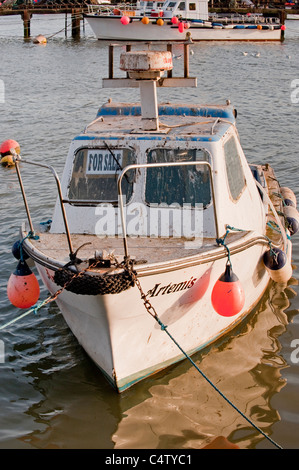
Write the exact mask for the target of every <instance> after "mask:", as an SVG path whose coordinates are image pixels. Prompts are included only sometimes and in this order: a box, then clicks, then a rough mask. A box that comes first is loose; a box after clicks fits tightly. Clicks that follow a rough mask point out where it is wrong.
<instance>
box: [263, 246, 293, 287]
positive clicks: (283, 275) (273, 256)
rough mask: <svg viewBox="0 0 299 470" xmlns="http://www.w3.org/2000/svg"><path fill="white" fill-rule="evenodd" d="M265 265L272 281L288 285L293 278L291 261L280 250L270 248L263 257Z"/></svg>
mask: <svg viewBox="0 0 299 470" xmlns="http://www.w3.org/2000/svg"><path fill="white" fill-rule="evenodd" d="M263 261H264V265H265V267H266V269H267V271H268V273H269V275H270V277H271V279H272V280H273V281H275V282H278V283H286V282H288V280H289V279H290V278H291V277H292V273H293V269H292V265H291V260H290V259H289V258H288V257H287V255H286V254H285V252H284V251H282V250H280V249H279V248H270V250H268V251H266V252H265V253H264V256H263Z"/></svg>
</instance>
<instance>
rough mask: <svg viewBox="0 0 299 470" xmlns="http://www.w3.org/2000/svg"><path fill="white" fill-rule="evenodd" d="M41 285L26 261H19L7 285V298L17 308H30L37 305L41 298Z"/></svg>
mask: <svg viewBox="0 0 299 470" xmlns="http://www.w3.org/2000/svg"><path fill="white" fill-rule="evenodd" d="M39 293H40V289H39V284H38V280H37V278H36V276H35V274H33V272H32V271H31V270H30V268H29V267H28V265H27V263H26V261H19V263H18V266H17V268H16V270H15V272H14V273H13V274H11V276H10V278H9V280H8V283H7V296H8V298H9V300H10V302H11V303H12V305H14V306H15V307H18V308H29V307H32V306H33V305H35V304H36V302H37V301H38V298H39Z"/></svg>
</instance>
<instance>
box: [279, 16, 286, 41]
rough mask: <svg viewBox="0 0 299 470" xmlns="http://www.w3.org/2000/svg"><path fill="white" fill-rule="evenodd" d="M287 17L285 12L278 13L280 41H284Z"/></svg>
mask: <svg viewBox="0 0 299 470" xmlns="http://www.w3.org/2000/svg"><path fill="white" fill-rule="evenodd" d="M286 17H287V13H286V11H285V10H281V11H280V24H281V25H282V28H281V41H282V42H283V41H284V31H285V20H286Z"/></svg>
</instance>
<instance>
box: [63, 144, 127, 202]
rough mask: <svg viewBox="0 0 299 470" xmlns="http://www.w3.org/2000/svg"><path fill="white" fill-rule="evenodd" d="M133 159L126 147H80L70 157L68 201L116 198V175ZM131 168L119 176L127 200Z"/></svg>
mask: <svg viewBox="0 0 299 470" xmlns="http://www.w3.org/2000/svg"><path fill="white" fill-rule="evenodd" d="M132 163H136V159H135V154H134V153H133V151H132V150H130V149H127V148H118V149H109V148H93V149H88V148H82V149H80V150H78V151H77V153H76V154H75V157H74V164H73V171H72V177H71V180H70V184H69V188H68V197H69V200H70V201H73V202H80V201H90V202H95V203H97V202H117V199H118V193H117V178H118V176H119V174H120V172H121V170H122V168H124V167H125V166H127V165H130V164H132ZM133 175H134V174H133V170H131V171H129V172H127V174H126V178H124V179H123V184H122V190H123V194H125V195H126V198H127V201H128V200H129V199H130V198H131V196H132V190H133Z"/></svg>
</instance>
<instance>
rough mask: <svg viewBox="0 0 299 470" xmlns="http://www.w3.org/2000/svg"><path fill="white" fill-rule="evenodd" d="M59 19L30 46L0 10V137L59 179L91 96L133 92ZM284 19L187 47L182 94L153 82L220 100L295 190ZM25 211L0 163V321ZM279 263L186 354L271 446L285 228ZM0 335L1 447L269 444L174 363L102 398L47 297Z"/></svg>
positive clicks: (295, 355) (95, 375)
mask: <svg viewBox="0 0 299 470" xmlns="http://www.w3.org/2000/svg"><path fill="white" fill-rule="evenodd" d="M64 20H65V19H64V16H59V15H58V16H54V15H49V16H38V15H35V16H33V18H32V21H31V34H32V37H34V36H35V35H37V34H43V35H45V36H46V37H48V38H49V39H48V42H47V44H46V45H35V44H33V43H32V42H31V41H27V42H26V41H24V40H23V37H22V35H23V25H22V21H21V19H20V18H19V17H0V51H1V69H0V70H1V71H0V84H1V90H0V109H1V112H0V124H1V125H0V141H1V142H2V141H3V140H6V139H9V138H11V139H15V140H17V141H18V142H19V144H20V146H21V154H22V156H23V157H24V158H25V157H26V158H28V159H32V160H35V161H39V162H46V163H48V164H50V165H52V166H54V167H55V168H56V170H57V172H58V174H59V175H61V173H62V169H63V166H64V160H65V156H66V154H67V151H68V146H69V143H70V141H71V139H72V138H73V137H74V136H75V135H76V134H77V133H78V132H79V131H81V130H82V129H83V128H84V126H85V125H86V124H87V123H88V122H89V121H91V120H93V119H94V117H95V115H96V111H97V108H98V107H99V105H100V104H102V103H103V102H106V101H107V99H108V98H109V97H111V98H112V99H113V100H119V101H123V100H128V101H134V99H135V97H134V92H133V91H132V90H128V91H126V90H107V89H105V90H102V89H101V78H102V77H104V76H106V75H107V43H105V42H100V41H97V40H96V39H95V38H94V36H93V34H92V32H91V31H90V30H89V28H88V25H87V24H85V28H84V31H82V35H81V40H80V41H74V40H72V39H71V37H70V33H69V36H68V37H65V33H64V30H63V28H64ZM286 26H287V29H286V39H285V41H284V43H275V44H274V43H273V44H267V43H259V44H257V43H244V44H243V43H232V44H227V43H200V44H195V45H193V46H192V47H191V49H192V55H191V56H190V68H191V75H192V76H195V75H196V76H197V77H198V88H197V89H187V90H186V94H185V96H184V97H183V96H182V93H181V90H179V91H178V90H176V89H168V90H167V89H165V90H159V98H160V99H161V100H176V101H182V100H185V99H187V100H188V101H190V102H204V103H211V104H212V103H217V102H219V101H222V102H224V101H225V100H226V99H230V100H231V101H232V102H233V103H234V105H235V106H236V108H237V110H238V129H239V134H240V139H241V142H242V145H243V148H244V150H245V153H246V155H247V158H248V160H249V161H250V162H252V163H254V162H256V163H266V162H268V163H270V164H271V165H272V166H273V167H274V168H275V171H276V174H277V177H278V179H279V181H280V183H281V185H283V186H289V187H290V188H292V189H293V190H294V192H295V194H296V196H297V199H298V198H299V182H298V179H299V163H298V154H299V141H298V118H299V92H297V90H299V68H298V64H299V47H298V46H299V21H287V23H286ZM55 33H57V34H55ZM50 36H52V37H50ZM180 48H181V46H176V51H175V52H176V55H177V56H179V55H180V51H181V49H180ZM178 60H179V59H177V61H178ZM178 65H179V66H181V65H180V64H178ZM22 171H23V177H24V184H25V189H27V193H28V194H30V197H29V205H30V208H31V211H32V214H33V220H34V221H37V222H41V221H46V220H48V219H49V218H51V214H52V209H53V205H54V201H55V198H54V197H53V196H54V194H55V184H54V181H52V180H51V175H49V174H47V173H46V172H44V171H40V169H33V170H32V168H31V167H30V170H28V169H26V168H24V169H23V170H22ZM25 217H26V214H25V210H24V206H23V202H22V198H21V194H20V191H19V186H18V182H17V177H16V173H15V170H13V169H7V168H2V167H1V168H0V236H1V248H0V266H1V269H0V327H1V325H4V324H5V323H7V322H8V321H10V320H12V319H14V318H16V317H17V316H18V315H19V314H20V313H21V312H20V311H18V310H17V309H16V308H14V307H13V306H11V305H10V303H9V301H8V299H7V296H6V285H7V280H8V278H9V276H10V273H11V272H12V271H13V270H14V268H15V266H16V260H15V259H14V258H13V256H12V254H11V247H12V245H13V243H14V241H15V240H16V239H17V238H18V227H19V224H20V221H21V220H23V219H25ZM293 265H294V273H293V277H292V279H291V280H290V281H289V283H288V285H287V286H278V285H271V286H270V287H269V289H268V291H267V293H266V295H265V296H264V298H263V300H262V302H261V303H260V305H259V306H258V308H257V309H256V310H255V311H254V312H253V313H252V315H251V316H250V318H249V320H248V322H246V323H245V324H244V325H242V326H240V328H238V330H237V331H235V332H234V334H233V335H232V336H231V337H227V338H225V339H224V340H222V341H221V342H220V343H219V344H216V345H214V346H213V347H211V348H210V349H209V350H207V351H204V352H202V353H200V354H197V355H195V356H194V358H193V359H194V361H195V362H196V364H197V365H198V366H199V367H200V368H201V370H202V371H203V372H204V373H205V374H206V375H207V376H208V377H209V379H210V380H212V381H213V382H214V383H215V384H217V386H218V387H219V388H220V390H221V391H222V392H223V393H224V394H225V395H226V396H227V397H228V398H229V399H230V400H231V401H232V402H233V403H234V404H235V405H236V406H237V407H238V408H239V409H240V410H241V411H242V412H243V413H245V414H246V416H248V417H249V418H250V419H251V420H252V421H253V422H254V423H255V424H256V425H257V426H259V427H260V428H261V429H262V430H263V431H264V432H265V433H266V434H268V435H269V436H271V438H272V439H273V440H274V441H275V442H277V443H278V444H279V445H280V446H281V447H283V448H285V449H290V448H299V398H298V395H299V393H298V392H299V351H297V349H298V347H299V316H298V315H297V314H298V309H299V297H298V279H299V271H298V270H297V269H296V266H298V265H299V235H295V236H294V238H293ZM46 297H47V292H45V290H43V289H41V299H44V298H46ZM124 308H125V307H124ZM145 314H146V312H145ZM0 340H1V343H0V345H1V351H0V353H1V356H0V448H1V449H107V450H108V449H114V450H116V449H180V450H190V449H200V448H201V447H203V446H204V445H205V444H207V442H209V440H211V439H212V438H214V437H217V436H225V437H226V438H227V439H229V441H230V442H233V443H235V444H237V445H238V446H239V447H240V448H242V449H270V448H273V445H272V444H271V443H270V442H269V441H267V440H266V439H265V438H264V437H263V436H262V435H261V434H260V433H259V432H258V431H257V430H256V429H254V428H252V427H251V426H250V425H249V424H248V422H247V421H245V420H244V418H243V417H242V416H241V415H240V414H239V413H237V412H236V410H235V409H233V408H232V407H231V406H230V405H229V404H228V403H226V402H225V401H224V400H223V398H222V397H221V396H219V395H218V394H217V393H216V392H215V391H214V390H213V389H212V388H211V386H210V385H209V384H208V383H207V382H206V381H205V380H204V378H202V377H201V376H200V375H199V374H198V372H197V371H196V369H195V368H194V367H192V366H191V364H190V363H188V362H187V361H184V362H182V363H180V364H178V365H176V366H174V367H171V368H169V369H168V370H167V371H164V372H163V373H159V374H157V375H156V376H154V377H151V378H148V379H147V380H145V381H143V382H142V383H140V384H137V385H136V386H134V387H133V388H131V389H129V390H127V391H126V392H124V393H123V394H122V395H118V394H116V393H115V392H113V391H112V390H111V388H110V386H109V385H108V384H107V382H106V380H105V379H104V377H103V376H102V375H101V373H100V372H99V371H98V369H97V368H96V366H95V365H94V364H93V363H92V362H91V361H90V360H89V358H88V357H87V356H86V354H85V353H84V351H83V350H82V349H81V347H80V346H79V345H78V343H77V341H76V340H75V338H74V337H73V335H72V333H71V332H70V331H69V329H68V327H67V326H66V324H65V322H64V320H63V318H62V315H61V314H60V312H59V309H58V308H57V306H56V304H55V303H54V302H53V303H51V304H49V305H48V306H47V307H44V308H43V309H41V310H39V312H38V313H37V314H34V313H32V314H30V315H28V316H27V317H26V318H23V319H22V320H19V321H18V322H16V323H14V324H13V325H11V326H9V327H8V328H6V329H4V330H1V331H0Z"/></svg>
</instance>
